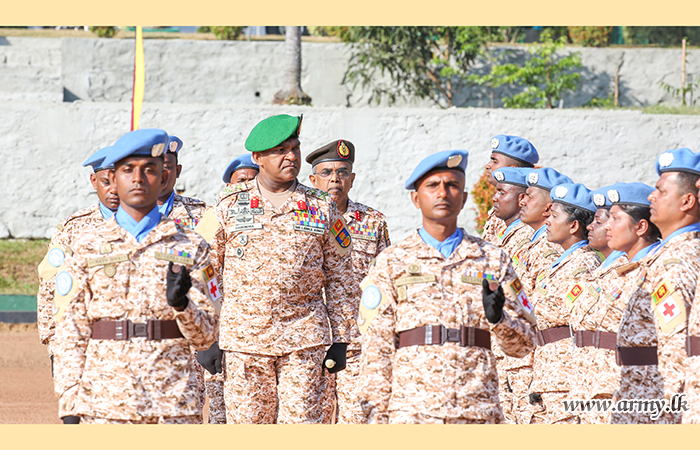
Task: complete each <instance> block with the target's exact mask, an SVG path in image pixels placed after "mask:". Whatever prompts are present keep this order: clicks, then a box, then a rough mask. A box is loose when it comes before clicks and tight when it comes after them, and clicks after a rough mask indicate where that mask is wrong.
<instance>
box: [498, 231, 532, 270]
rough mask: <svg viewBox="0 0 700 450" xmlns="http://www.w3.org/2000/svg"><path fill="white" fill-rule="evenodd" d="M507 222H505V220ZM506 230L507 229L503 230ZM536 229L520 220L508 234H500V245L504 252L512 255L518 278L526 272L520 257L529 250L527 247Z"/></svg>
mask: <svg viewBox="0 0 700 450" xmlns="http://www.w3.org/2000/svg"><path fill="white" fill-rule="evenodd" d="M504 223H505V222H504ZM503 232H505V229H504V230H503ZM534 233H535V230H533V229H532V227H530V225H527V224H524V223H522V222H520V223H519V224H518V225H516V226H514V227H513V229H511V230H510V231H508V234H505V235H503V236H500V235H499V236H498V237H499V239H498V243H497V244H496V245H497V246H498V247H501V248H502V249H503V251H504V252H506V253H507V254H508V256H510V258H511V260H512V264H513V269H515V273H516V275H518V278H521V277H522V276H523V275H524V274H525V268H526V266H525V264H521V262H520V258H523V257H524V255H525V253H526V252H527V248H528V247H529V246H530V244H531V242H530V240H531V239H532V235H533V234H534Z"/></svg>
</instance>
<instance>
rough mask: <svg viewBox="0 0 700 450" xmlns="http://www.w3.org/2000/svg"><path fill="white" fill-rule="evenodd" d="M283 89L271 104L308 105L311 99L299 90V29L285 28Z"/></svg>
mask: <svg viewBox="0 0 700 450" xmlns="http://www.w3.org/2000/svg"><path fill="white" fill-rule="evenodd" d="M285 28H286V30H285V37H284V42H285V56H286V64H285V79H284V88H283V89H282V90H281V91H279V92H278V93H276V94H275V99H274V100H273V101H272V103H275V104H279V105H310V104H311V97H309V96H308V95H307V94H306V93H305V92H304V91H302V90H301V27H285Z"/></svg>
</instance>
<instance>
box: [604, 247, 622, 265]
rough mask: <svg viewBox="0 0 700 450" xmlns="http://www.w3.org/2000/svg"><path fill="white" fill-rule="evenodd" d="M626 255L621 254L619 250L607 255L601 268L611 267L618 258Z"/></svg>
mask: <svg viewBox="0 0 700 450" xmlns="http://www.w3.org/2000/svg"><path fill="white" fill-rule="evenodd" d="M626 254H627V253H625V252H621V251H620V250H614V251H613V252H612V253H610V254H609V255H608V257H607V258H605V261H603V266H602V268H603V269H605V268H606V267H608V266H610V265H612V263H614V262H615V261H616V260H617V259H619V258H620V256H624V255H626Z"/></svg>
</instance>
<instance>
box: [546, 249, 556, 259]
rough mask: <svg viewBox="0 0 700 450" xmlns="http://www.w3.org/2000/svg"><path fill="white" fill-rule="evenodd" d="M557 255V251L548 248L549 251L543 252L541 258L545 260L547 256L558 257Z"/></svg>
mask: <svg viewBox="0 0 700 450" xmlns="http://www.w3.org/2000/svg"><path fill="white" fill-rule="evenodd" d="M558 254H559V252H558V251H556V250H554V249H553V248H550V249H549V250H547V251H546V252H544V254H543V255H542V257H543V258H546V257H548V256H552V255H558Z"/></svg>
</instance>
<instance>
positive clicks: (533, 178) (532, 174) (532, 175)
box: [527, 172, 540, 184]
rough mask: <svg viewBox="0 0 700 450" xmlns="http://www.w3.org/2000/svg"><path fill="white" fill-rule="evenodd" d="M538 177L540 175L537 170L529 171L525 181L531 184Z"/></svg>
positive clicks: (535, 181) (534, 182)
mask: <svg viewBox="0 0 700 450" xmlns="http://www.w3.org/2000/svg"><path fill="white" fill-rule="evenodd" d="M539 179H540V176H539V175H537V172H530V174H529V175H528V176H527V181H529V182H530V183H532V184H536V183H537V180H539Z"/></svg>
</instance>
